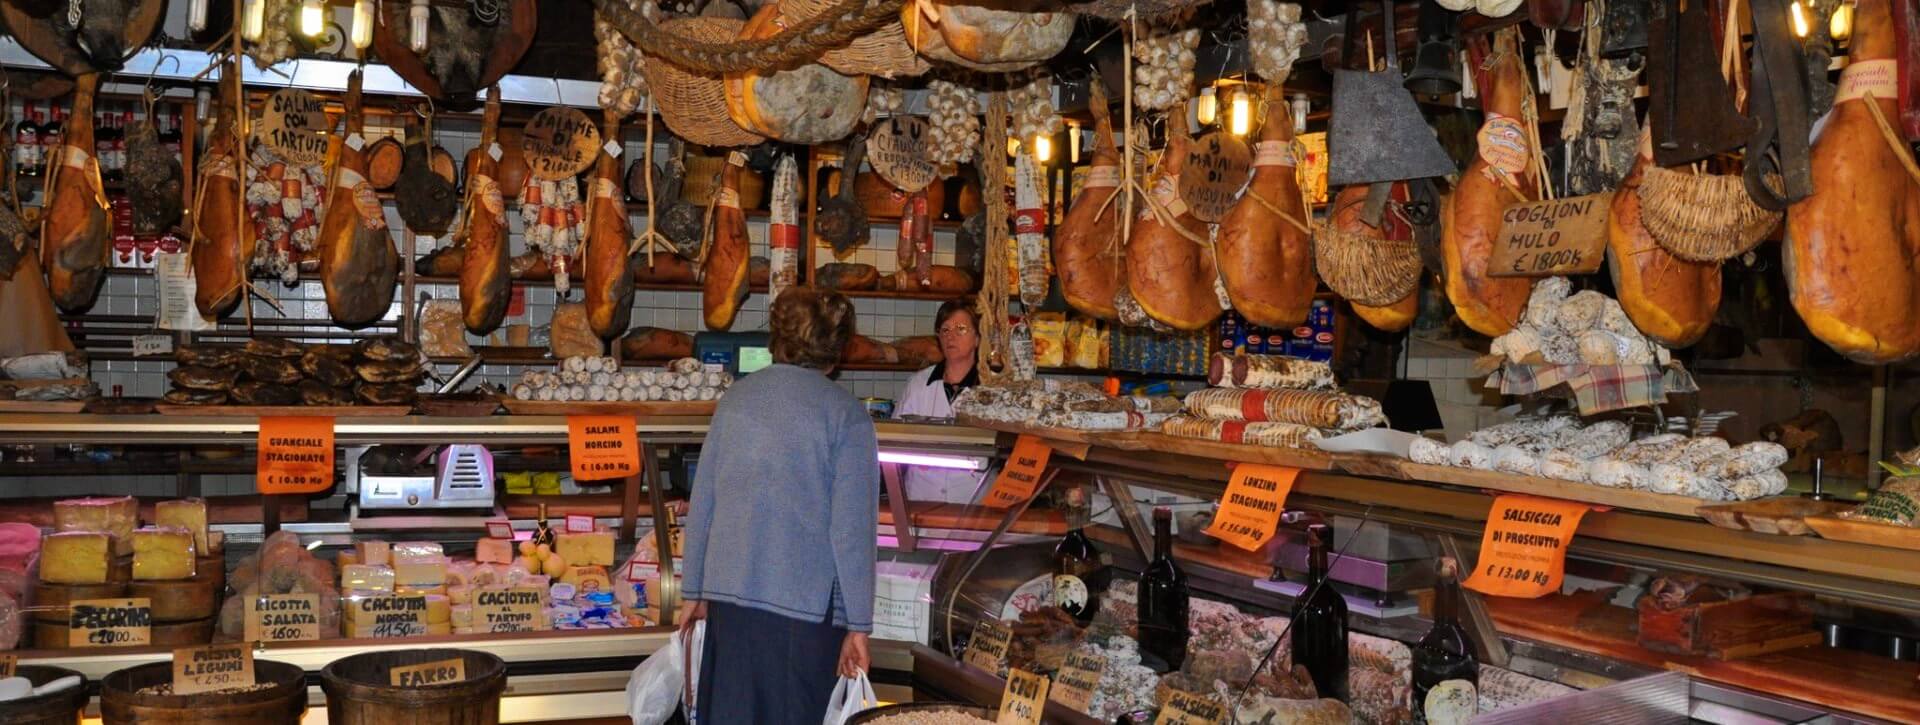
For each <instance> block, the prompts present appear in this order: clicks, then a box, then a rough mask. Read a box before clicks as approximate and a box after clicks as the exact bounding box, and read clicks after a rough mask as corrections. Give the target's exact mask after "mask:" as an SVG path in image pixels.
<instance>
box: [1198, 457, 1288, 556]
mask: <svg viewBox="0 0 1920 725" xmlns="http://www.w3.org/2000/svg"><path fill="white" fill-rule="evenodd" d="M1299 476H1300V469H1298V468H1284V467H1281V466H1257V465H1253V464H1250V463H1242V464H1240V465H1238V466H1235V467H1234V468H1233V476H1232V477H1231V478H1229V479H1227V491H1226V493H1224V494H1222V495H1221V496H1220V510H1219V511H1216V512H1214V514H1213V523H1212V524H1210V525H1208V526H1207V535H1208V536H1211V537H1213V538H1216V539H1219V540H1221V541H1224V542H1227V543H1229V544H1232V545H1234V546H1237V547H1240V548H1242V549H1246V550H1247V551H1257V550H1259V548H1260V547H1262V546H1265V545H1266V544H1267V542H1268V541H1272V540H1273V531H1274V529H1275V528H1276V527H1278V526H1279V525H1280V510H1281V509H1282V508H1283V507H1285V506H1286V504H1287V494H1288V493H1291V492H1292V491H1293V481H1294V479H1295V478H1298V477H1299Z"/></svg>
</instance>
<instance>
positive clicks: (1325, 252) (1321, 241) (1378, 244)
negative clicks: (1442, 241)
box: [1313, 224, 1420, 307]
mask: <svg viewBox="0 0 1920 725" xmlns="http://www.w3.org/2000/svg"><path fill="white" fill-rule="evenodd" d="M1313 266H1314V269H1315V270H1316V271H1318V272H1319V273H1320V279H1321V281H1324V282H1326V283H1327V288H1328V289H1331V290H1333V291H1334V292H1336V293H1339V295H1340V296H1341V297H1345V298H1347V299H1349V300H1352V301H1353V302H1355V303H1358V304H1362V305H1367V306H1370V307H1382V306H1386V305H1390V304H1393V303H1395V302H1399V301H1400V300H1404V299H1406V298H1407V295H1408V294H1411V293H1412V292H1413V290H1414V289H1415V288H1417V287H1419V286H1420V250H1419V248H1418V247H1417V246H1415V245H1414V243H1413V241H1412V240H1410V239H1409V240H1401V239H1381V238H1379V237H1375V236H1369V235H1366V234H1356V233H1354V232H1347V231H1341V230H1338V229H1335V228H1333V225H1331V224H1320V225H1318V226H1317V228H1316V229H1314V232H1313Z"/></svg>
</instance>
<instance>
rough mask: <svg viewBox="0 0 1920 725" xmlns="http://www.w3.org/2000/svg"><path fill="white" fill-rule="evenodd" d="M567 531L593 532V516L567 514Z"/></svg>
mask: <svg viewBox="0 0 1920 725" xmlns="http://www.w3.org/2000/svg"><path fill="white" fill-rule="evenodd" d="M567 533H569V534H591V533H593V517H592V516H588V515H586V514H567Z"/></svg>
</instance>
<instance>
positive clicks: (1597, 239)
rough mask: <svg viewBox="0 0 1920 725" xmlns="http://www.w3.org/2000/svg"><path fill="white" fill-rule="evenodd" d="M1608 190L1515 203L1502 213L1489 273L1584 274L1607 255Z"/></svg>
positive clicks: (1531, 275)
mask: <svg viewBox="0 0 1920 725" xmlns="http://www.w3.org/2000/svg"><path fill="white" fill-rule="evenodd" d="M1612 203H1613V194H1612V193H1610V192H1609V193H1602V194H1588V195H1586V196H1575V197H1570V198H1566V199H1549V200H1546V201H1538V202H1532V203H1527V204H1514V205H1512V206H1509V207H1507V208H1506V211H1504V212H1501V214H1500V236H1498V237H1496V238H1495V239H1494V245H1493V259H1492V261H1490V262H1488V263H1487V270H1488V272H1487V273H1488V274H1490V275H1492V276H1495V277H1544V276H1549V275H1557V274H1587V273H1589V272H1592V271H1594V270H1597V269H1599V268H1600V263H1601V262H1603V261H1605V260H1606V252H1605V247H1606V243H1607V213H1608V211H1607V210H1608V208H1609V206H1610V205H1611V204H1612Z"/></svg>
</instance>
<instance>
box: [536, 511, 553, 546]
mask: <svg viewBox="0 0 1920 725" xmlns="http://www.w3.org/2000/svg"><path fill="white" fill-rule="evenodd" d="M533 543H534V545H535V546H538V545H540V544H546V545H547V548H548V549H549V550H551V549H552V548H553V529H551V528H549V527H548V526H547V505H546V504H544V503H543V504H540V523H539V524H537V525H536V526H535V527H534V529H533Z"/></svg>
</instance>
